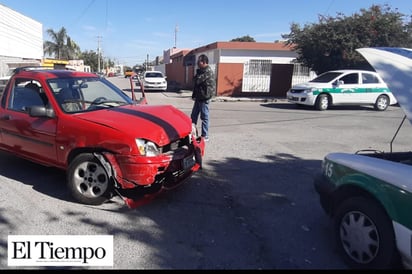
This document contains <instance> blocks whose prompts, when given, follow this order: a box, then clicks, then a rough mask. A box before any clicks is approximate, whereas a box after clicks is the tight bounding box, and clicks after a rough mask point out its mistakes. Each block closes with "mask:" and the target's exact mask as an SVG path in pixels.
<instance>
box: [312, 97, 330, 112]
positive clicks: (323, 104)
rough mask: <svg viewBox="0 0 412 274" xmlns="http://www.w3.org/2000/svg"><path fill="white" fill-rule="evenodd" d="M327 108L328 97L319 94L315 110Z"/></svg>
mask: <svg viewBox="0 0 412 274" xmlns="http://www.w3.org/2000/svg"><path fill="white" fill-rule="evenodd" d="M328 107H329V96H328V95H327V94H319V95H318V98H316V102H315V108H316V109H317V110H327V109H328Z"/></svg>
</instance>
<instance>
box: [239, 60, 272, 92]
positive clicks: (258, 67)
mask: <svg viewBox="0 0 412 274" xmlns="http://www.w3.org/2000/svg"><path fill="white" fill-rule="evenodd" d="M271 66H272V61H271V60H249V61H248V62H246V63H244V65H243V82H242V92H269V91H270V74H271Z"/></svg>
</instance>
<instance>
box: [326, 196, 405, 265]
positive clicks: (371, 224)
mask: <svg viewBox="0 0 412 274" xmlns="http://www.w3.org/2000/svg"><path fill="white" fill-rule="evenodd" d="M334 230H335V238H336V241H337V245H338V249H339V252H340V253H341V254H342V255H343V258H344V261H345V262H346V263H347V264H348V265H349V266H350V267H352V268H355V269H387V268H392V267H394V266H396V263H397V262H398V259H399V258H398V253H397V249H396V243H395V235H394V232H393V227H392V222H391V221H390V219H389V217H388V216H387V215H386V212H385V211H384V210H383V208H382V207H381V206H380V205H379V204H378V203H377V202H375V201H374V200H372V199H369V198H365V197H354V198H349V199H347V200H345V201H344V202H343V203H342V204H341V205H340V206H339V207H338V208H337V210H336V214H335V217H334Z"/></svg>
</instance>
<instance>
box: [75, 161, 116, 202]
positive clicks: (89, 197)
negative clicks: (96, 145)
mask: <svg viewBox="0 0 412 274" xmlns="http://www.w3.org/2000/svg"><path fill="white" fill-rule="evenodd" d="M67 183H68V188H69V190H70V192H71V194H72V195H73V197H74V198H75V199H76V200H77V201H79V202H81V203H83V204H88V205H100V204H102V203H104V202H105V201H106V200H107V199H108V198H109V197H110V194H111V192H110V191H111V181H110V179H109V176H108V175H107V172H106V170H105V169H104V167H103V166H102V164H101V163H100V161H99V160H98V159H96V157H94V156H93V154H90V153H85V154H80V155H78V156H77V157H76V158H74V159H73V161H72V162H71V163H70V165H69V168H68V170H67Z"/></svg>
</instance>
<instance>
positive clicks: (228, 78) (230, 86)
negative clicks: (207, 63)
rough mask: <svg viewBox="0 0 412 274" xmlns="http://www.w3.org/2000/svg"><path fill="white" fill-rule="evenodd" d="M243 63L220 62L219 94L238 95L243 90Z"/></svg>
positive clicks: (218, 69) (218, 74)
mask: <svg viewBox="0 0 412 274" xmlns="http://www.w3.org/2000/svg"><path fill="white" fill-rule="evenodd" d="M242 79H243V64H218V67H217V81H216V85H217V86H216V89H217V96H236V95H239V94H240V93H241V92H242Z"/></svg>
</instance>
